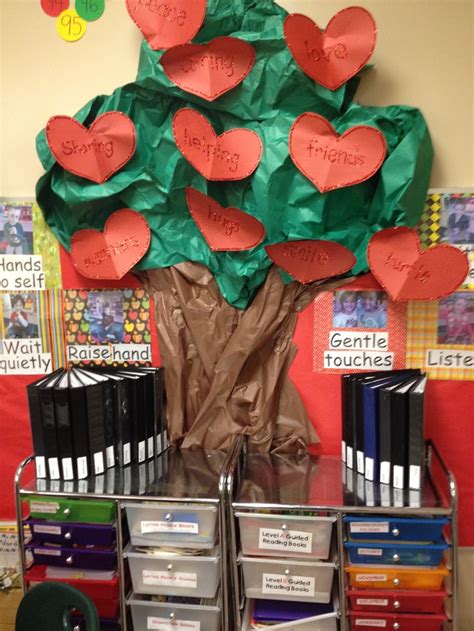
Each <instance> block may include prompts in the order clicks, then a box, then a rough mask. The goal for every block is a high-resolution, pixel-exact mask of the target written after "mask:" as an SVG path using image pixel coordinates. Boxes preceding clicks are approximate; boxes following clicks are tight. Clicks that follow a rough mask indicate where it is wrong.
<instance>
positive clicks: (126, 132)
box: [46, 112, 136, 184]
mask: <svg viewBox="0 0 474 631" xmlns="http://www.w3.org/2000/svg"><path fill="white" fill-rule="evenodd" d="M46 140H47V142H48V145H49V148H50V149H51V152H52V154H53V155H54V157H55V159H56V160H57V162H58V163H59V164H60V165H61V166H62V167H63V169H66V171H69V172H70V173H73V174H74V175H79V176H80V177H84V178H86V179H88V180H91V181H92V182H96V183H97V184H103V183H104V182H106V181H107V180H108V179H109V178H110V177H111V176H112V175H113V174H114V173H116V172H117V171H118V170H119V169H121V168H122V167H123V166H124V165H125V164H127V162H128V161H129V160H130V158H131V157H132V156H133V154H134V153H135V148H136V132H135V125H134V124H133V122H132V121H131V120H130V118H129V117H128V116H127V115H126V114H123V113H122V112H106V113H105V114H102V115H101V116H99V117H98V118H96V119H95V121H94V122H93V123H92V125H91V126H90V127H89V128H87V127H84V125H81V123H79V121H77V120H76V119H75V118H71V117H70V116H53V117H52V118H50V119H49V121H48V123H47V125H46Z"/></svg>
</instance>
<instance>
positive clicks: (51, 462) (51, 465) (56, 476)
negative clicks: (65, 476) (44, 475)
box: [48, 458, 61, 480]
mask: <svg viewBox="0 0 474 631" xmlns="http://www.w3.org/2000/svg"><path fill="white" fill-rule="evenodd" d="M48 469H49V477H50V478H51V480H60V479H61V473H60V471H59V459H58V458H48Z"/></svg>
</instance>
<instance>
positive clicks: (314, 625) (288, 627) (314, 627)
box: [242, 600, 337, 631]
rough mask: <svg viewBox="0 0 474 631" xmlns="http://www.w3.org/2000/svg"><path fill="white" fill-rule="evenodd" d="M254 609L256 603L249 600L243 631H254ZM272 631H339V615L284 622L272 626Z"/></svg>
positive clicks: (331, 614)
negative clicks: (252, 623) (252, 622)
mask: <svg viewBox="0 0 474 631" xmlns="http://www.w3.org/2000/svg"><path fill="white" fill-rule="evenodd" d="M253 609H254V601H253V600H247V603H246V605H245V611H244V617H243V622H242V631H253V630H254V629H255V627H252V625H251V621H252V615H253ZM267 628H268V629H271V631H337V613H336V612H335V611H334V612H333V613H327V614H324V615H322V616H313V617H311V618H304V619H303V620H297V621H295V622H284V623H282V624H272V625H271V626H268V627H267Z"/></svg>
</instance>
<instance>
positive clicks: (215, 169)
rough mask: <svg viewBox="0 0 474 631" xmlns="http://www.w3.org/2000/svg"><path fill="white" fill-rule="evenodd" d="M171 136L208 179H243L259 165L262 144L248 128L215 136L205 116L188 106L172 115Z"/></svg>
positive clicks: (190, 161) (231, 130)
mask: <svg viewBox="0 0 474 631" xmlns="http://www.w3.org/2000/svg"><path fill="white" fill-rule="evenodd" d="M173 136H174V139H175V142H176V144H177V146H178V149H179V150H180V151H181V153H182V154H183V156H184V157H185V158H186V160H187V161H188V162H189V163H190V164H192V165H193V167H194V168H195V169H196V170H197V171H199V173H200V174H201V175H203V176H204V177H205V178H206V179H208V180H213V181H221V180H232V181H233V180H243V179H244V178H246V177H248V176H249V175H252V173H253V172H254V171H255V169H256V168H257V167H258V165H259V164H260V160H261V158H262V152H263V145H262V141H261V140H260V138H259V136H258V134H256V133H255V132H254V131H252V130H250V129H230V130H229V131H226V132H224V133H223V134H221V135H220V136H218V135H217V134H216V133H215V131H214V129H213V128H212V125H211V123H210V122H209V121H208V120H207V118H206V117H205V116H203V115H202V114H200V113H199V112H196V111H195V110H193V109H190V108H183V109H181V110H178V111H177V112H176V114H175V116H174V118H173Z"/></svg>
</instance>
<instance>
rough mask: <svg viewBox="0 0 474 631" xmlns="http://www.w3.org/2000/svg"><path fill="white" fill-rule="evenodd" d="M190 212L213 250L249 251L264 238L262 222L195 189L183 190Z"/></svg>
mask: <svg viewBox="0 0 474 631" xmlns="http://www.w3.org/2000/svg"><path fill="white" fill-rule="evenodd" d="M186 201H187V202H188V208H189V212H190V213H191V215H192V218H193V219H194V221H195V222H196V224H197V226H198V228H199V230H200V231H201V232H202V235H203V237H204V238H205V239H206V241H207V243H208V245H209V247H210V248H211V250H213V251H214V252H239V251H242V250H251V249H252V248H254V247H255V246H257V245H258V244H259V243H261V242H262V241H263V237H264V236H265V228H264V226H263V224H261V223H260V221H258V219H255V218H254V217H251V216H250V215H247V214H246V213H244V212H243V211H242V210H239V209H238V208H232V207H230V208H224V207H223V206H221V205H220V204H219V202H216V200H215V199H212V197H209V196H208V195H204V193H200V192H199V191H197V190H196V189H194V188H191V187H188V188H187V189H186Z"/></svg>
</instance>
